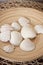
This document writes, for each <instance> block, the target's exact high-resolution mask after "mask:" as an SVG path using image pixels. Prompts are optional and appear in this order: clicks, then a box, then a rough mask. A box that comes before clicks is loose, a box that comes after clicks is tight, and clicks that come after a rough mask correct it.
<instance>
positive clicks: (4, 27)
mask: <svg viewBox="0 0 43 65" xmlns="http://www.w3.org/2000/svg"><path fill="white" fill-rule="evenodd" d="M8 30H13V28H12V27H11V26H10V25H9V24H4V25H2V26H1V32H5V31H8Z"/></svg>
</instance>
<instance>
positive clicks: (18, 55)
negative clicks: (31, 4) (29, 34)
mask: <svg viewBox="0 0 43 65" xmlns="http://www.w3.org/2000/svg"><path fill="white" fill-rule="evenodd" d="M1 14H2V15H0V26H1V25H2V24H5V23H8V24H11V23H12V22H13V21H14V20H16V21H17V20H18V18H19V17H21V16H24V17H26V18H29V19H30V20H31V23H32V24H33V25H36V24H43V12H40V11H38V10H35V9H32V8H12V9H8V10H6V11H3V12H1ZM32 41H33V42H34V43H35V44H36V48H35V49H34V50H33V51H31V52H24V51H22V50H21V49H20V48H19V47H17V48H16V49H15V50H14V52H12V53H5V52H4V51H3V50H2V49H1V48H2V47H3V46H4V45H8V44H10V43H9V42H7V43H3V42H1V41H0V57H3V58H5V59H7V60H11V61H19V62H20V61H31V60H33V59H36V58H38V57H40V56H42V55H43V34H39V35H37V37H36V38H35V39H34V40H32Z"/></svg>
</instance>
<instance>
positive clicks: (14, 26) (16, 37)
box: [0, 17, 43, 53]
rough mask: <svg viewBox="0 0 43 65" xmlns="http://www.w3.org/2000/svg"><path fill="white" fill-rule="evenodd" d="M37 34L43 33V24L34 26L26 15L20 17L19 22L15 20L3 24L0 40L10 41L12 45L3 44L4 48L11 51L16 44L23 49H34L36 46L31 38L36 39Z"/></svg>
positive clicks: (0, 28) (0, 30) (0, 29)
mask: <svg viewBox="0 0 43 65" xmlns="http://www.w3.org/2000/svg"><path fill="white" fill-rule="evenodd" d="M37 34H43V25H36V26H34V27H32V23H31V22H30V20H29V19H27V18H24V17H20V18H19V19H18V22H16V21H14V22H13V23H11V25H9V24H3V25H2V26H1V27H0V41H2V42H8V41H9V42H10V44H11V45H7V46H3V48H2V49H3V50H4V51H5V52H8V53H10V52H12V51H14V47H15V46H19V47H20V49H21V50H23V51H32V50H34V49H35V47H36V46H35V43H33V42H32V41H31V40H30V39H34V38H35V37H36V35H37ZM6 44H7V43H6Z"/></svg>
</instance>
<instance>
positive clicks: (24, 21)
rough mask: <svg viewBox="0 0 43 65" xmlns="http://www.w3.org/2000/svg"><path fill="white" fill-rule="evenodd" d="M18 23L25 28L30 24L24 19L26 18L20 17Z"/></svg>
mask: <svg viewBox="0 0 43 65" xmlns="http://www.w3.org/2000/svg"><path fill="white" fill-rule="evenodd" d="M18 22H19V24H20V25H21V26H26V25H27V24H29V23H30V20H28V19H26V18H24V17H20V18H19V20H18Z"/></svg>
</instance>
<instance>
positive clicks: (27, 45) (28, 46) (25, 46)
mask: <svg viewBox="0 0 43 65" xmlns="http://www.w3.org/2000/svg"><path fill="white" fill-rule="evenodd" d="M20 49H21V50H24V51H31V50H34V49H35V44H34V43H33V42H32V41H31V40H30V39H25V40H23V41H22V42H21V44H20Z"/></svg>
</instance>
